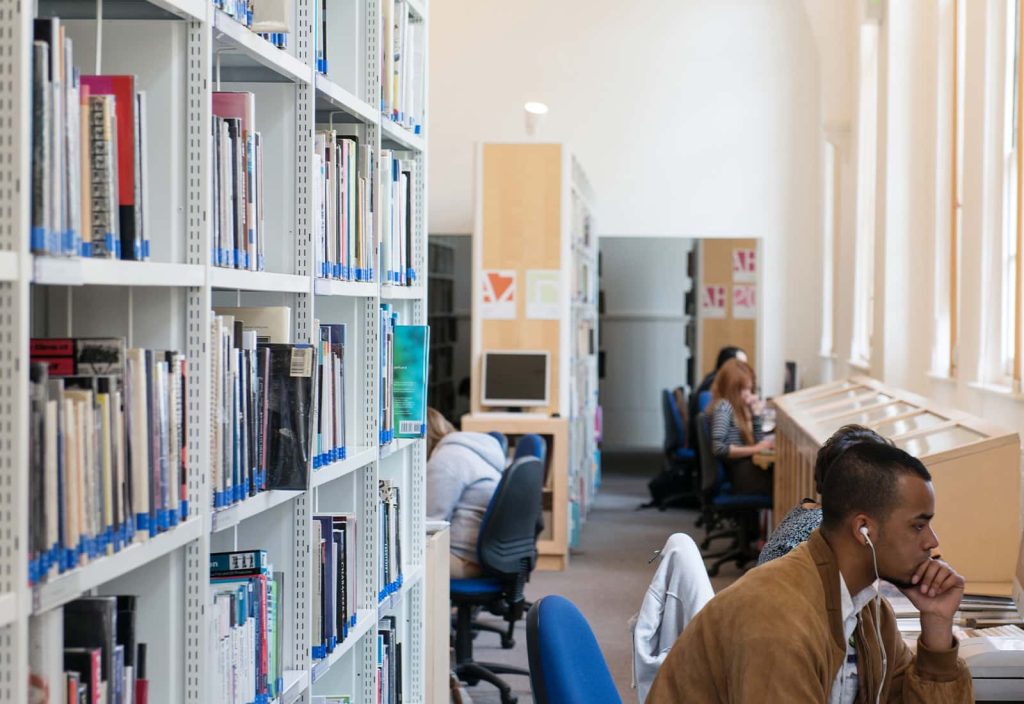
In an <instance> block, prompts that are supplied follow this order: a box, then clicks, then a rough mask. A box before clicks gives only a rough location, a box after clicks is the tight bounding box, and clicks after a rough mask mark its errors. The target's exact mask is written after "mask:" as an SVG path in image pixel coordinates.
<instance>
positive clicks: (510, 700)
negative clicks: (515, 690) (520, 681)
mask: <svg viewBox="0 0 1024 704" xmlns="http://www.w3.org/2000/svg"><path fill="white" fill-rule="evenodd" d="M518 701H519V697H517V696H516V695H514V694H512V693H511V692H509V693H507V694H506V693H505V692H502V693H501V704H516V702H518Z"/></svg>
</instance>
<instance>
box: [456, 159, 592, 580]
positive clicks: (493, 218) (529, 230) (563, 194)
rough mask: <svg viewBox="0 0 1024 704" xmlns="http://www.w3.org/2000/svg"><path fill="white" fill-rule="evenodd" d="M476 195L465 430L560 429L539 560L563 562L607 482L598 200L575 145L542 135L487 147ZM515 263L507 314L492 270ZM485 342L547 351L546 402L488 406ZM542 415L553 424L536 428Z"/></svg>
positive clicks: (490, 346) (554, 432)
mask: <svg viewBox="0 0 1024 704" xmlns="http://www.w3.org/2000/svg"><path fill="white" fill-rule="evenodd" d="M476 193H477V198H476V225H475V228H474V234H473V238H474V239H473V257H474V261H473V307H472V371H471V374H472V397H471V400H470V406H471V414H470V415H469V416H465V417H464V418H463V428H467V427H469V426H467V425H466V423H467V420H468V422H469V424H470V425H471V426H472V428H473V429H474V430H481V429H488V428H485V426H486V425H487V424H488V423H491V424H492V425H493V427H492V428H489V429H493V430H501V431H503V432H506V433H516V432H520V431H517V430H512V429H511V427H512V426H516V427H518V424H516V423H515V422H514V421H515V418H516V416H517V415H522V416H523V418H524V420H523V422H524V423H525V422H527V420H526V419H527V418H529V419H530V420H531V421H532V423H533V424H532V425H531V426H530V427H532V428H534V429H533V430H529V431H525V432H538V433H541V434H544V435H548V436H550V437H551V438H555V437H556V436H558V439H557V441H556V442H557V443H558V444H557V445H556V446H555V447H553V448H551V449H550V454H551V455H553V456H554V457H557V458H559V459H558V461H557V464H558V465H559V466H564V468H565V471H564V472H561V471H549V472H548V474H547V475H546V480H545V489H544V491H545V496H544V505H545V509H544V510H545V523H546V525H547V526H551V527H552V531H551V534H550V536H544V537H543V538H542V539H541V541H540V542H539V543H538V549H539V550H540V552H541V560H540V561H539V563H538V564H539V565H541V566H545V565H547V566H551V567H554V568H556V569H560V568H562V567H564V566H565V565H566V564H567V562H568V558H569V548H570V547H571V546H572V545H574V544H575V542H576V541H577V540H578V538H579V534H580V530H581V527H582V525H583V522H584V521H585V519H586V514H587V510H588V509H589V507H590V505H591V502H592V500H593V497H594V494H595V492H596V491H597V487H598V484H599V480H600V450H599V448H598V442H597V438H598V428H597V419H598V415H599V412H598V395H597V394H598V382H597V372H598V351H597V347H598V333H599V326H598V313H597V305H598V297H599V295H598V253H597V232H596V229H595V212H596V211H595V198H594V195H593V191H592V189H591V186H590V183H589V180H588V178H587V175H586V173H585V172H584V170H583V168H582V166H581V165H580V163H579V161H578V160H577V159H576V158H575V157H574V156H573V154H572V152H571V151H570V150H569V148H568V147H567V146H565V145H563V144H544V143H529V144H515V143H488V144H481V145H479V147H478V153H477V186H476ZM510 271H511V272H514V275H515V294H514V297H513V301H512V303H511V305H510V306H506V307H505V308H506V309H502V310H499V309H498V307H497V306H493V307H492V306H488V305H487V304H486V303H485V301H484V286H485V283H487V277H488V272H492V273H493V275H494V276H497V277H498V279H497V280H498V281H499V283H500V280H501V279H502V278H507V277H508V276H509V274H508V272H510ZM492 280H493V279H492ZM531 282H535V283H531ZM497 288H498V286H497V285H494V286H493V290H494V291H497ZM492 308H493V310H492ZM488 311H491V312H488ZM488 350H494V351H498V350H501V351H504V350H523V351H536V350H543V351H547V352H548V354H549V360H550V361H549V388H550V394H549V399H548V401H549V402H548V405H547V407H545V408H529V409H526V410H528V411H531V413H524V414H515V413H513V414H503V413H501V411H503V410H505V409H500V408H489V407H485V406H483V404H482V399H481V393H480V391H481V378H480V376H481V372H482V359H483V353H484V351H488ZM543 420H546V421H547V426H549V428H548V429H547V430H540V429H539V428H541V427H542V426H544V425H545V424H544V423H543V422H542V421H543ZM565 421H567V424H568V427H567V428H564V429H563V428H562V427H561V422H565ZM510 423H511V426H509V424H510ZM506 426H508V428H509V429H506ZM562 482H564V483H565V486H564V490H563V487H562V486H561V484H562Z"/></svg>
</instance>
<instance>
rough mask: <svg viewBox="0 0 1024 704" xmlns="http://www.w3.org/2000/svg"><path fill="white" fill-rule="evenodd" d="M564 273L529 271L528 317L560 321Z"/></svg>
mask: <svg viewBox="0 0 1024 704" xmlns="http://www.w3.org/2000/svg"><path fill="white" fill-rule="evenodd" d="M561 293H562V273H561V272H560V271H559V270H558V269H529V270H527V272H526V317H527V318H532V319H533V320H558V319H559V318H560V317H561V315H560V313H561V310H560V308H561V306H560V305H559V301H560V299H561Z"/></svg>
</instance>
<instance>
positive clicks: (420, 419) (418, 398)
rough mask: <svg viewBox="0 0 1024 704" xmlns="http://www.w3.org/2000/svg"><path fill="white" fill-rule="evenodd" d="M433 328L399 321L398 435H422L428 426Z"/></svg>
mask: <svg viewBox="0 0 1024 704" xmlns="http://www.w3.org/2000/svg"><path fill="white" fill-rule="evenodd" d="M429 344H430V328H429V327H427V326H426V325H396V326H395V352H394V355H395V356H394V370H395V373H394V381H393V389H392V398H393V400H394V403H393V404H392V414H393V421H394V426H393V427H394V428H395V431H396V432H395V437H398V438H421V437H423V436H424V435H425V434H426V428H427V363H428V357H427V353H428V352H427V351H428V346H429Z"/></svg>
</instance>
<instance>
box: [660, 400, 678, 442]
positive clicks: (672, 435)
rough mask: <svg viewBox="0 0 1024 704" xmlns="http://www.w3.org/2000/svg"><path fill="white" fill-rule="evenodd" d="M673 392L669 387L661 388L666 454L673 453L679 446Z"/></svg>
mask: <svg viewBox="0 0 1024 704" xmlns="http://www.w3.org/2000/svg"><path fill="white" fill-rule="evenodd" d="M672 406H673V401H672V392H671V391H669V390H668V389H662V390H661V419H662V421H663V422H664V424H665V441H664V443H663V449H664V450H665V453H666V454H672V452H674V451H675V449H676V448H677V447H679V429H678V428H677V427H676V419H675V412H674V410H673V408H672Z"/></svg>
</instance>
